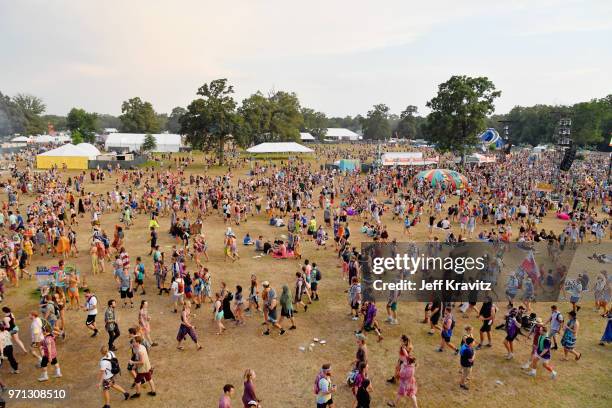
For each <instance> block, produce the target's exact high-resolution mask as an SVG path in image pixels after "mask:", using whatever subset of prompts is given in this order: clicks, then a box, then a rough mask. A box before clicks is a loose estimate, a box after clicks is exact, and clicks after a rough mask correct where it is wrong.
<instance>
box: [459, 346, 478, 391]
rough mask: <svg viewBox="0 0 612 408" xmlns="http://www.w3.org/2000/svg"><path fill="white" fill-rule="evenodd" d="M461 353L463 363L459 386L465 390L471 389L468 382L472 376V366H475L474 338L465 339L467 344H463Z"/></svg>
mask: <svg viewBox="0 0 612 408" xmlns="http://www.w3.org/2000/svg"><path fill="white" fill-rule="evenodd" d="M459 355H460V363H461V381H460V382H459V387H461V388H463V389H464V390H469V389H470V387H469V386H468V385H467V382H468V380H469V378H470V374H471V373H472V367H473V366H474V359H475V353H474V339H473V338H471V337H468V338H467V339H465V344H464V345H463V346H461V350H460V351H459Z"/></svg>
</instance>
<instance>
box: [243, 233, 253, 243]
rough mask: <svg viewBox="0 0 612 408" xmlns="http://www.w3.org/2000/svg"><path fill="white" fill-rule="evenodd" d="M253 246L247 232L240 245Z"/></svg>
mask: <svg viewBox="0 0 612 408" xmlns="http://www.w3.org/2000/svg"><path fill="white" fill-rule="evenodd" d="M254 244H255V241H253V239H252V238H251V236H250V235H249V233H248V232H247V233H246V235H245V236H244V238H243V239H242V245H254Z"/></svg>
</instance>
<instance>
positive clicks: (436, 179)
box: [415, 169, 468, 189]
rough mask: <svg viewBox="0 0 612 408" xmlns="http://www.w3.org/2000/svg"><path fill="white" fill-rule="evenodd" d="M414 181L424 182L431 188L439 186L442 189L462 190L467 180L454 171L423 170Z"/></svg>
mask: <svg viewBox="0 0 612 408" xmlns="http://www.w3.org/2000/svg"><path fill="white" fill-rule="evenodd" d="M415 180H424V181H425V182H427V183H429V184H430V185H431V186H432V187H436V186H438V185H441V186H442V187H449V186H450V187H452V188H453V189H458V188H463V187H465V186H467V184H468V180H467V178H466V177H465V176H464V175H462V174H460V173H458V172H456V171H454V170H446V169H434V170H424V171H421V172H419V173H418V174H417V175H416V177H415Z"/></svg>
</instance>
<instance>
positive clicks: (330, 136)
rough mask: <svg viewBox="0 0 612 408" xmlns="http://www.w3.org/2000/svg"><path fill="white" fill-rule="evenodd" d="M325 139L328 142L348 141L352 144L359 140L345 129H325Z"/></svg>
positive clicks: (355, 134)
mask: <svg viewBox="0 0 612 408" xmlns="http://www.w3.org/2000/svg"><path fill="white" fill-rule="evenodd" d="M325 139H326V140H329V141H340V140H348V141H351V142H354V141H357V140H359V135H358V134H357V133H355V132H353V131H352V130H349V129H345V128H327V132H326V133H325Z"/></svg>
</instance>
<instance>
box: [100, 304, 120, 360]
mask: <svg viewBox="0 0 612 408" xmlns="http://www.w3.org/2000/svg"><path fill="white" fill-rule="evenodd" d="M116 306H117V302H115V299H111V300H109V301H108V306H107V308H106V310H105V311H104V328H105V329H106V331H107V333H108V349H109V350H110V351H117V349H116V348H115V340H117V338H118V337H119V336H120V335H121V332H120V331H119V323H118V322H117V311H116V310H115V307H116Z"/></svg>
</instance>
